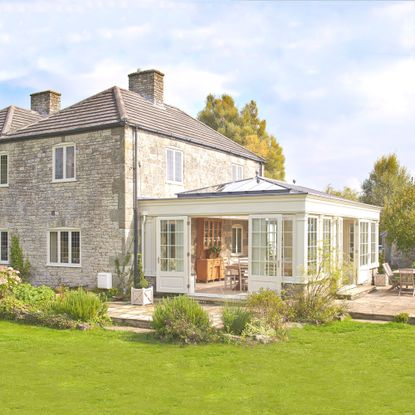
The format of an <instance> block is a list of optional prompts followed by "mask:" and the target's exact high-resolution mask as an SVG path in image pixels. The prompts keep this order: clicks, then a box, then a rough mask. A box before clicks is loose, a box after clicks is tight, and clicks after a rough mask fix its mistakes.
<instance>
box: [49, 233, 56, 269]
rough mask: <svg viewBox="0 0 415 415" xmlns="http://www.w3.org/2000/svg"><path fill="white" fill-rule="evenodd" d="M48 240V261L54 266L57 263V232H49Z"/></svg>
mask: <svg viewBox="0 0 415 415" xmlns="http://www.w3.org/2000/svg"><path fill="white" fill-rule="evenodd" d="M49 240H50V247H49V249H50V251H49V261H50V262H51V263H53V264H56V263H57V262H58V232H51V233H50V234H49Z"/></svg>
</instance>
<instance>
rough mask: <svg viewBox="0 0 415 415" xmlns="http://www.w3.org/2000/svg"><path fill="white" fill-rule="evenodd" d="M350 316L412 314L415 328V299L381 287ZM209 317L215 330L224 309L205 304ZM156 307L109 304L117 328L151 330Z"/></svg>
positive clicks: (353, 303)
mask: <svg viewBox="0 0 415 415" xmlns="http://www.w3.org/2000/svg"><path fill="white" fill-rule="evenodd" d="M346 304H347V309H348V312H349V313H350V315H351V317H352V318H353V319H356V320H368V321H370V320H374V321H392V320H393V318H394V316H396V315H397V314H399V313H408V314H409V316H410V317H411V318H410V323H411V324H415V298H414V297H413V296H412V294H410V293H405V294H403V295H401V296H399V295H398V291H397V290H390V286H389V287H378V288H377V289H376V290H375V291H372V292H370V293H368V294H366V295H364V296H362V297H359V298H357V299H355V300H350V301H346ZM202 307H203V308H204V309H205V310H206V311H207V312H208V313H209V316H210V319H211V321H212V324H213V325H214V326H215V327H220V326H221V325H222V321H221V314H222V306H220V305H217V304H202ZM153 311H154V305H150V306H135V305H131V304H130V303H126V302H113V303H109V309H108V312H109V315H110V317H111V319H112V320H113V321H114V322H115V323H116V324H122V325H128V326H134V327H141V328H149V327H150V325H151V318H152V314H153Z"/></svg>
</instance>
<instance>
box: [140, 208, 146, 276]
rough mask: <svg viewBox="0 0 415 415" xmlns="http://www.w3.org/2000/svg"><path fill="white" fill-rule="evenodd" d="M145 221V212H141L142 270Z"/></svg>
mask: <svg viewBox="0 0 415 415" xmlns="http://www.w3.org/2000/svg"><path fill="white" fill-rule="evenodd" d="M146 219H147V212H146V211H143V212H142V213H141V263H142V264H143V270H144V269H145V266H144V245H145V244H144V227H145V226H146Z"/></svg>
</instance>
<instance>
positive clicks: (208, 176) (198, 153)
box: [127, 129, 260, 198]
mask: <svg viewBox="0 0 415 415" xmlns="http://www.w3.org/2000/svg"><path fill="white" fill-rule="evenodd" d="M127 134H128V135H129V137H128V142H129V143H132V135H133V130H132V129H129V131H128V133H127ZM138 142H139V145H138V146H139V154H138V159H139V160H138V161H139V163H140V165H141V168H140V169H139V170H138V187H139V191H138V194H139V195H140V197H154V198H159V197H175V195H176V193H178V192H182V191H185V190H192V189H197V188H200V187H206V186H211V185H215V184H220V183H225V182H230V181H232V163H236V164H240V165H242V166H243V175H244V178H248V177H254V176H255V174H256V172H257V171H259V170H260V165H259V163H258V162H255V161H253V160H248V159H244V158H242V157H237V156H234V155H231V154H227V153H224V152H221V151H215V150H210V149H208V148H205V147H201V146H197V145H193V144H188V143H186V142H184V141H179V140H174V139H170V138H165V137H162V136H158V135H156V134H151V133H147V132H143V131H139V136H138ZM129 143H127V146H129V147H130V151H131V152H132V145H131V144H129ZM167 148H174V149H178V150H181V151H183V185H177V184H170V183H167V181H166V149H167ZM127 157H129V158H130V159H131V160H132V153H131V155H129V156H127ZM131 167H132V166H131ZM131 174H132V173H131ZM131 191H132V186H131Z"/></svg>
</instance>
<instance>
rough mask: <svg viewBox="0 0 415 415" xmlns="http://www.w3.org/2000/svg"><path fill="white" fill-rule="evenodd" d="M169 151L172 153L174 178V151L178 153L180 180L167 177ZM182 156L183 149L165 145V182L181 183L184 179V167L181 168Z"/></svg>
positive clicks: (174, 175) (174, 174) (174, 173)
mask: <svg viewBox="0 0 415 415" xmlns="http://www.w3.org/2000/svg"><path fill="white" fill-rule="evenodd" d="M169 151H171V152H172V153H173V177H174V179H176V153H180V173H181V179H182V180H181V181H178V180H171V179H169V165H168V156H167V154H168V152H169ZM183 158H184V154H183V151H181V150H179V149H177V148H174V147H167V148H166V152H165V160H166V183H169V184H183V181H184V171H183V170H184V169H183Z"/></svg>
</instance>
